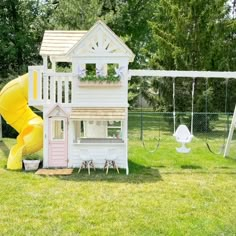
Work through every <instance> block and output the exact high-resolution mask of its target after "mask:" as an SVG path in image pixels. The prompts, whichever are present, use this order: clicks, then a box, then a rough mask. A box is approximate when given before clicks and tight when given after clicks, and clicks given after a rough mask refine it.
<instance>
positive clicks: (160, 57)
mask: <svg viewBox="0 0 236 236" xmlns="http://www.w3.org/2000/svg"><path fill="white" fill-rule="evenodd" d="M231 23H232V22H231V19H230V14H229V6H228V4H227V0H214V1H207V2H206V1H205V0H191V1H181V0H177V1H176V0H160V2H159V4H157V5H156V13H155V16H154V18H153V19H151V20H150V21H149V26H150V28H151V32H152V40H151V41H150V43H149V44H148V45H147V50H146V52H147V54H146V56H147V58H148V59H149V65H150V67H152V68H155V69H157V68H158V69H168V70H213V71H217V70H231V69H233V68H234V69H235V63H234V65H233V63H232V62H233V61H232V60H235V59H234V58H235V49H233V46H232V45H231V44H235V40H232V38H231V39H230V37H229V35H230V34H231V33H232V27H231V26H230V24H231ZM232 54H234V55H232ZM223 85H224V80H222V81H220V82H219V80H211V83H210V84H209V87H212V89H213V95H212V96H213V98H212V101H213V102H214V106H213V109H214V110H215V111H219V110H221V111H222V109H223V107H224V103H223V102H222V97H221V96H219V94H224V86H223ZM167 87H168V88H169V89H165V91H167V93H166V94H163V96H164V97H165V100H166V101H170V99H171V97H172V96H171V93H170V92H168V91H172V89H171V88H172V83H171V82H169V84H168V85H167ZM177 87H180V88H182V89H181V90H180V91H179V93H178V91H177V94H176V97H179V98H180V97H181V93H182V91H183V90H184V91H188V96H187V97H189V98H191V82H189V83H186V82H185V81H184V80H179V82H178V84H177ZM196 87H197V89H196V98H197V97H201V96H203V92H204V88H205V82H204V80H196ZM183 102H184V104H187V107H188V110H191V109H190V108H191V99H185V101H182V99H180V100H179V101H178V100H177V104H176V108H177V110H179V111H184V110H186V109H187V107H186V106H183ZM168 103H169V102H168ZM196 104H197V105H199V108H200V107H201V106H202V105H201V104H200V102H198V101H196ZM196 109H198V107H196Z"/></svg>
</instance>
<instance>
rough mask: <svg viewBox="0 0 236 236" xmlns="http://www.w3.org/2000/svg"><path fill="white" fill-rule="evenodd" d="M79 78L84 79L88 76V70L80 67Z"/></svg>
mask: <svg viewBox="0 0 236 236" xmlns="http://www.w3.org/2000/svg"><path fill="white" fill-rule="evenodd" d="M78 76H79V77H80V78H84V77H85V76H86V69H81V68H80V67H78Z"/></svg>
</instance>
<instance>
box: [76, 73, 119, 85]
mask: <svg viewBox="0 0 236 236" xmlns="http://www.w3.org/2000/svg"><path fill="white" fill-rule="evenodd" d="M79 86H80V87H119V86H121V80H120V77H118V76H114V75H112V76H111V75H110V76H96V75H87V76H85V77H79Z"/></svg>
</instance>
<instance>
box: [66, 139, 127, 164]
mask: <svg viewBox="0 0 236 236" xmlns="http://www.w3.org/2000/svg"><path fill="white" fill-rule="evenodd" d="M81 148H84V149H88V150H89V153H90V154H91V156H92V157H93V161H94V164H95V167H96V168H103V167H104V164H105V159H106V158H107V156H106V154H107V151H108V149H110V148H114V149H115V150H116V153H117V159H116V164H117V165H118V166H119V168H127V160H126V145H125V144H120V145H117V144H113V145H112V144H109V145H107V144H105V143H104V144H94V143H93V144H73V145H72V146H71V149H70V154H69V163H68V167H72V168H75V167H80V165H81V163H82V160H81V159H80V157H79V150H80V149H81Z"/></svg>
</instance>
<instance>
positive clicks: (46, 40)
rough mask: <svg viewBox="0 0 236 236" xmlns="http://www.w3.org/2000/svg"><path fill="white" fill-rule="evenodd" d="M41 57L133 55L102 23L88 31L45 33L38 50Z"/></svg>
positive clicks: (130, 58) (54, 31)
mask: <svg viewBox="0 0 236 236" xmlns="http://www.w3.org/2000/svg"><path fill="white" fill-rule="evenodd" d="M40 55H42V56H57V57H58V56H59V57H66V58H70V57H73V56H79V57H80V56H85V57H86V56H89V57H91V56H92V57H93V56H104V57H106V56H115V57H119V56H122V57H124V56H125V57H128V58H129V61H133V59H134V54H133V52H132V51H131V50H130V49H129V48H128V47H127V46H126V44H125V43H124V42H123V41H122V40H121V39H120V38H119V37H118V36H117V35H116V34H115V33H114V32H113V31H112V30H111V29H110V28H109V27H108V26H107V25H106V24H105V23H103V22H102V21H100V20H99V21H97V23H96V24H95V25H94V26H93V27H92V28H91V29H90V30H89V31H57V30H53V31H45V33H44V36H43V41H42V45H41V49H40Z"/></svg>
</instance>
